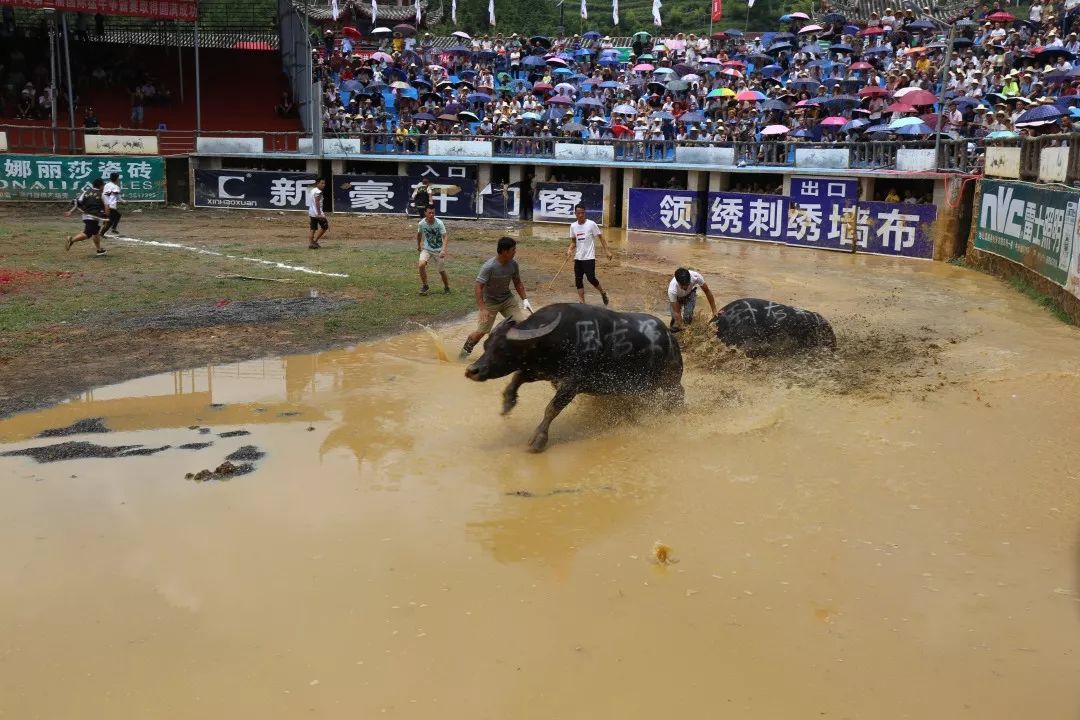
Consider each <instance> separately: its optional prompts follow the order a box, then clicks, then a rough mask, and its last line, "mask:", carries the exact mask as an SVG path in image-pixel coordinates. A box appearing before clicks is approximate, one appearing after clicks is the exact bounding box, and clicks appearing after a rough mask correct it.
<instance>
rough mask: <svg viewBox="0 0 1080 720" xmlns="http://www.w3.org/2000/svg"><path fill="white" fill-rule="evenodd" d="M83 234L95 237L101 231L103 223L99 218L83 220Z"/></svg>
mask: <svg viewBox="0 0 1080 720" xmlns="http://www.w3.org/2000/svg"><path fill="white" fill-rule="evenodd" d="M82 222H83V235H85V236H86V237H93V236H94V235H98V234H100V233H101V223H100V222H98V221H97V220H83V221H82Z"/></svg>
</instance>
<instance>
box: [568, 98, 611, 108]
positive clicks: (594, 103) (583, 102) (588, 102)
mask: <svg viewBox="0 0 1080 720" xmlns="http://www.w3.org/2000/svg"><path fill="white" fill-rule="evenodd" d="M574 104H575V105H577V106H578V107H604V103H603V102H602V101H600V100H597V99H596V98H591V97H583V98H581V99H580V100H578V101H577V102H576V103H574Z"/></svg>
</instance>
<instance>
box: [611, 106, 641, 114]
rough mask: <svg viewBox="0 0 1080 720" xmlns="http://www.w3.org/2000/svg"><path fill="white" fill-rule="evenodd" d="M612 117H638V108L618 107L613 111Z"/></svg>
mask: <svg viewBox="0 0 1080 720" xmlns="http://www.w3.org/2000/svg"><path fill="white" fill-rule="evenodd" d="M611 114H612V115H637V108H635V107H634V106H633V105H616V106H615V107H613V108H612V109H611Z"/></svg>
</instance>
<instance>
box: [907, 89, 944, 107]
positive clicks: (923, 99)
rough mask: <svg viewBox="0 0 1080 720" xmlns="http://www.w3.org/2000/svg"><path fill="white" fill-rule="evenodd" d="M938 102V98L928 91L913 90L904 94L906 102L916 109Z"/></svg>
mask: <svg viewBox="0 0 1080 720" xmlns="http://www.w3.org/2000/svg"><path fill="white" fill-rule="evenodd" d="M937 100H938V99H937V96H936V95H934V93H932V92H929V91H927V90H912V91H911V92H909V93H904V102H906V103H907V104H908V105H914V106H915V107H922V106H923V105H933V104H934V103H936V102H937Z"/></svg>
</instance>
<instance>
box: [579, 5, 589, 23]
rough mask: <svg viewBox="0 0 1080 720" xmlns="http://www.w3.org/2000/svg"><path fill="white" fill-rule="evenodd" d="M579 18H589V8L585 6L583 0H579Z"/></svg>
mask: <svg viewBox="0 0 1080 720" xmlns="http://www.w3.org/2000/svg"><path fill="white" fill-rule="evenodd" d="M581 19H582V20H588V19H589V9H588V8H587V7H585V0H581Z"/></svg>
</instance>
